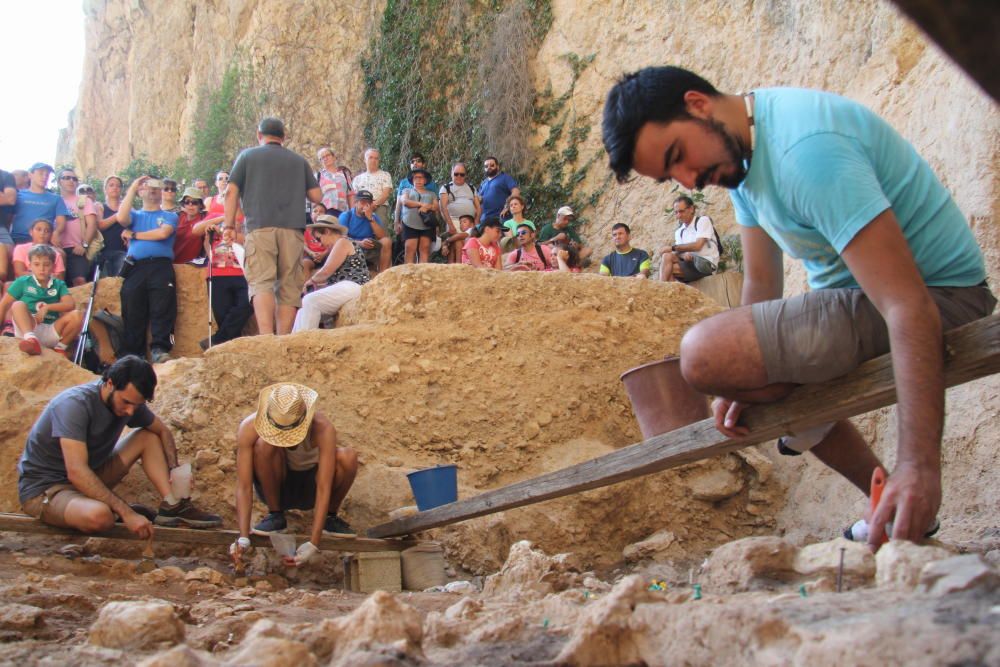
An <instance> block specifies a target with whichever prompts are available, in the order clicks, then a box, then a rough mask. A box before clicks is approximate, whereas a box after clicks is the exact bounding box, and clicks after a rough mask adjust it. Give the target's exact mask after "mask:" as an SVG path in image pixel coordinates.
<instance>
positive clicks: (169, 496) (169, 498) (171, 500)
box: [163, 492, 177, 505]
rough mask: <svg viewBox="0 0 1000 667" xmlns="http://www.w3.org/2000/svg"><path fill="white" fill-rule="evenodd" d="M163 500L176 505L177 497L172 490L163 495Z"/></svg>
mask: <svg viewBox="0 0 1000 667" xmlns="http://www.w3.org/2000/svg"><path fill="white" fill-rule="evenodd" d="M163 502H165V503H166V504H168V505H176V504H177V499H176V498H174V494H173V492H170V493H168V494H167V495H165V496H163Z"/></svg>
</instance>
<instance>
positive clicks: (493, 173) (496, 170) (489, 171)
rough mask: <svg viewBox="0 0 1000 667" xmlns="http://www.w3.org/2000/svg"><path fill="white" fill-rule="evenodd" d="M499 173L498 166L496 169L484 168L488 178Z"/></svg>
mask: <svg viewBox="0 0 1000 667" xmlns="http://www.w3.org/2000/svg"><path fill="white" fill-rule="evenodd" d="M499 173H500V169H499V168H497V169H487V170H486V176H488V177H489V178H493V177H494V176H496V175H497V174H499Z"/></svg>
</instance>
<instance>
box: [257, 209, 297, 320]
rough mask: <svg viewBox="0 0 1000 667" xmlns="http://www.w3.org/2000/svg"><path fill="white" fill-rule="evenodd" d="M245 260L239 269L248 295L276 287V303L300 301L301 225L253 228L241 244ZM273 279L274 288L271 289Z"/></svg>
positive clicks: (288, 304) (269, 290) (284, 303)
mask: <svg viewBox="0 0 1000 667" xmlns="http://www.w3.org/2000/svg"><path fill="white" fill-rule="evenodd" d="M243 245H244V248H245V249H246V261H245V266H244V267H243V272H244V273H245V274H246V277H247V284H248V285H249V288H250V289H249V292H250V298H251V299H253V297H254V295H255V294H264V293H268V292H275V291H276V300H277V302H278V305H280V306H294V307H296V308H298V307H299V306H301V305H302V285H303V283H305V281H306V278H305V272H304V271H303V269H302V252H303V250H304V249H305V240H304V238H303V232H302V230H301V229H285V228H283V227H265V228H264V229H255V230H253V231H252V232H250V233H249V234H247V237H246V243H244V244H243ZM275 283H277V289H275Z"/></svg>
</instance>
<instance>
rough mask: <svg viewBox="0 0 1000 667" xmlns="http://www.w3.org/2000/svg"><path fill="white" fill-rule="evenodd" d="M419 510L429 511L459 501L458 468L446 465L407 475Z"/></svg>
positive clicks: (415, 471)
mask: <svg viewBox="0 0 1000 667" xmlns="http://www.w3.org/2000/svg"><path fill="white" fill-rule="evenodd" d="M406 478H407V479H408V480H410V488H411V489H413V497H414V498H416V499H417V509H419V510H420V511H421V512H424V511H427V510H429V509H432V508H434V507H438V506H440V505H447V504H448V503H453V502H455V501H456V500H458V466H455V465H444V466H435V467H433V468H424V469H423V470H414V471H413V472H411V473H407V475H406Z"/></svg>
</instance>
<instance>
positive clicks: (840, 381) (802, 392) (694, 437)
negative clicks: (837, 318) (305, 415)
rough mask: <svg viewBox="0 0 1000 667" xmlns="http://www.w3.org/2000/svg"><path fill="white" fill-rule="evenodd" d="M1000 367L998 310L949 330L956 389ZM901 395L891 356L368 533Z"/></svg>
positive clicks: (393, 530)
mask: <svg viewBox="0 0 1000 667" xmlns="http://www.w3.org/2000/svg"><path fill="white" fill-rule="evenodd" d="M997 372H1000V315H991V316H990V317H987V318H984V319H982V320H979V321H977V322H973V323H972V324H968V325H966V326H964V327H961V328H959V329H954V330H952V331H950V332H948V333H946V334H945V383H946V385H947V386H949V387H952V386H955V385H958V384H962V383H964V382H969V381H970V380H974V379H976V378H980V377H984V376H987V375H991V374H993V373H997ZM895 400H896V389H895V385H894V383H893V376H892V360H891V358H890V356H889V355H888V354H887V355H884V356H881V357H878V358H876V359H872V360H870V361H868V362H866V363H864V364H862V365H861V366H859V367H858V368H856V369H855V370H854V371H852V372H850V373H848V374H847V375H844V376H843V377H839V378H836V379H834V380H831V381H829V382H824V383H822V384H815V385H803V386H801V387H798V388H796V389H795V390H794V391H793V392H792V393H791V394H790V395H789V396H788V398H786V399H784V400H783V401H780V402H778V403H770V404H766V405H755V406H753V407H752V408H748V409H747V410H746V411H745V412H744V419H743V422H744V423H746V425H747V426H749V427H750V429H751V435H750V436H748V437H746V438H742V439H739V440H732V439H729V438H726V437H725V436H724V435H722V434H721V433H719V432H718V431H717V430H716V429H715V424H714V422H713V421H712V420H711V419H705V420H702V421H700V422H696V423H694V424H691V425H689V426H685V427H683V428H679V429H677V430H675V431H670V432H669V433H664V434H662V435H658V436H655V437H652V438H649V439H648V440H645V441H643V442H640V443H638V444H635V445H630V446H628V447H624V448H622V449H619V450H617V451H614V452H612V453H610V454H605V455H604V456H600V457H598V458H596V459H592V460H590V461H585V462H583V463H578V464H576V465H573V466H570V467H568V468H564V469H562V470H556V471H554V472H550V473H547V474H545V475H541V476H540V477H535V478H532V479H526V480H522V481H520V482H515V483H514V484H509V485H507V486H504V487H500V488H498V489H493V490H490V491H486V492H483V493H481V494H479V495H477V496H473V497H472V498H467V499H465V500H459V501H456V502H453V503H449V504H448V505H442V506H441V507H435V508H434V509H431V510H427V511H425V512H420V513H418V514H415V515H413V516H409V517H403V518H401V519H396V520H394V521H389V522H388V523H384V524H381V525H378V526H375V527H374V528H372V529H370V530H369V531H368V535H369V536H370V537H392V536H396V535H409V534H411V533H415V532H417V531H421V530H427V529H429V528H436V527H438V526H445V525H448V524H452V523H456V522H458V521H464V520H466V519H472V518H474V517H477V516H483V515H485V514H493V513H495V512H500V511H503V510H507V509H513V508H515V507H522V506H524V505H530V504H532V503H537V502H541V501H543V500H550V499H552V498H559V497H561V496H566V495H570V494H573V493H579V492H580V491H587V490H589V489H596V488H599V487H602V486H607V485H609V484H614V483H616V482H621V481H624V480H627V479H632V478H634V477H640V476H642V475H649V474H651V473H654V472H660V471H662V470H667V469H668V468H675V467H677V466H681V465H684V464H686V463H691V462H693V461H698V460H700V459H704V458H708V457H711V456H716V455H719V454H726V453H729V452H733V451H736V450H738V449H742V448H744V447H748V446H750V445H755V444H757V443H760V442H765V441H767V440H772V439H774V438H777V437H779V436H781V435H785V434H788V433H795V432H797V431H798V430H800V429H803V428H808V427H810V426H815V425H817V424H822V423H826V422H830V421H834V420H837V419H845V418H847V417H852V416H855V415H859V414H862V413H865V412H869V411H871V410H874V409H875V408H879V407H883V406H886V405H891V404H892V403H894V402H895Z"/></svg>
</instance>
